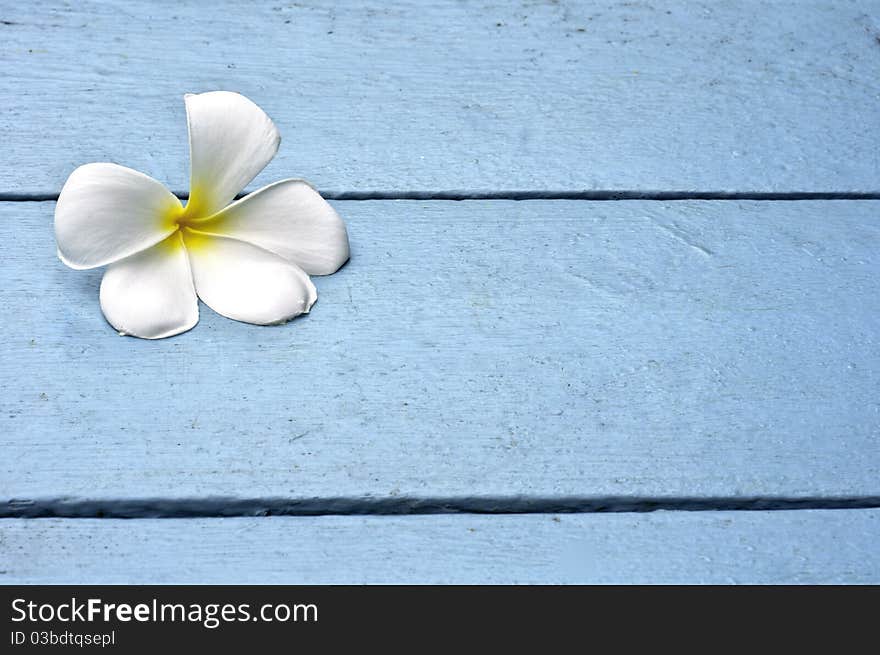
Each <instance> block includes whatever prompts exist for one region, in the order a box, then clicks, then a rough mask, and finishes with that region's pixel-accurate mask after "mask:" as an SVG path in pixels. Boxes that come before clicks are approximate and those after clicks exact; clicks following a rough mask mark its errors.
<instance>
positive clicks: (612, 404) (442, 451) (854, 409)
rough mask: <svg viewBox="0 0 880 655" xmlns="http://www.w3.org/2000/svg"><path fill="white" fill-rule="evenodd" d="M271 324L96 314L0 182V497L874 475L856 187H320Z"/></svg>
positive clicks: (869, 339) (871, 234)
mask: <svg viewBox="0 0 880 655" xmlns="http://www.w3.org/2000/svg"><path fill="white" fill-rule="evenodd" d="M335 206H336V207H337V209H338V210H339V212H340V213H341V215H342V216H343V217H344V218H345V220H346V221H347V223H348V226H349V231H350V235H351V243H352V253H353V256H352V260H351V262H350V263H349V264H348V265H347V266H346V267H345V268H343V269H342V270H341V271H340V272H338V273H337V274H335V275H333V276H330V277H326V278H316V279H315V281H316V284H317V287H318V293H319V300H318V303H317V305H316V306H315V307H314V309H313V311H312V313H311V314H310V315H308V316H307V317H303V318H301V319H297V320H296V321H293V322H292V323H290V324H288V325H286V326H281V327H258V326H252V325H246V324H243V323H236V322H234V321H230V320H228V319H224V318H222V317H219V316H217V315H215V314H214V313H213V312H211V311H210V310H209V309H207V308H205V307H202V310H201V311H202V318H201V323H200V324H199V325H198V326H197V327H196V328H195V329H194V330H193V331H191V332H189V333H187V334H185V335H182V336H180V337H177V338H173V339H169V340H162V341H158V342H148V341H142V340H137V339H133V338H124V337H119V336H117V335H116V334H115V333H114V332H113V331H112V329H111V328H110V327H109V326H107V325H106V324H105V322H104V320H103V318H102V316H101V313H100V309H99V306H98V284H99V280H100V276H101V273H100V271H91V272H75V271H71V270H69V269H66V268H65V267H64V266H63V265H62V264H61V263H60V262H59V261H57V259H56V257H55V245H54V241H53V236H52V228H51V224H52V212H53V209H54V203H51V202H46V203H3V204H0V248H2V252H0V280H2V288H0V310H2V313H3V315H4V316H5V317H7V318H6V319H4V321H3V322H2V323H0V344H2V345H0V349H2V359H0V410H2V411H0V452H3V453H4V457H3V458H0V498H2V499H3V502H4V503H7V502H9V503H10V504H9V505H8V506H10V507H11V506H12V505H13V504H14V503H15V502H19V501H23V500H29V499H30V500H33V499H46V498H50V499H51V498H67V499H114V498H156V499H160V500H161V499H174V498H206V497H213V496H219V497H226V498H232V499H235V498H255V497H280V498H294V499H296V498H304V499H309V498H316V497H317V498H337V497H341V498H363V497H370V498H396V497H414V498H415V497H434V498H442V497H483V496H513V497H518V498H529V497H559V496H566V495H574V496H599V497H601V496H621V497H627V498H640V497H649V498H650V497H654V498H656V497H668V496H673V497H679V496H680V497H694V498H705V497H712V496H730V497H749V496H790V497H800V496H852V495H874V496H876V495H878V494H880V447H878V446H880V348H878V335H880V256H878V253H880V220H878V217H880V202H874V201H835V202H831V201H824V202H731V201H727V202H700V201H688V202H677V203H661V202H651V201H621V202H585V201H523V202H512V201H480V202H476V201H472V202H436V201H434V202H414V201H397V202H394V201H384V202H379V201H375V202H337V203H335Z"/></svg>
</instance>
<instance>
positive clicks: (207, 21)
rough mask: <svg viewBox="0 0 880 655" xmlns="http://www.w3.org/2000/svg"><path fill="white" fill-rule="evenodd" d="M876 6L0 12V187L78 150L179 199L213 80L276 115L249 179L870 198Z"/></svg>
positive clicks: (272, 5) (30, 180)
mask: <svg viewBox="0 0 880 655" xmlns="http://www.w3.org/2000/svg"><path fill="white" fill-rule="evenodd" d="M877 8H878V6H877V2H876V0H856V1H851V2H845V3H843V2H835V1H833V0H796V1H795V0H789V1H780V2H773V3H764V2H760V1H759V0H737V1H732V2H725V3H716V2H697V1H691V2H662V1H656V2H650V3H648V2H621V1H610V0H607V1H595V2H592V1H590V2H572V1H565V0H563V1H561V2H547V3H543V2H530V1H529V2H491V1H484V2H464V3H462V2H452V1H449V2H445V1H444V2H440V1H432V2H422V1H421V0H419V1H416V0H401V1H397V2H393V3H388V2H384V1H378V0H365V1H363V2H358V3H335V2H329V1H326V2H325V1H312V0H309V1H307V2H297V3H282V2H275V1H274V0H273V1H272V2H259V3H250V2H248V3H241V2H235V1H232V0H230V1H228V2H217V3H211V6H210V8H207V7H206V6H205V5H204V3H203V2H201V1H200V0H188V1H182V2H175V3H154V2H127V1H126V2H122V1H119V2H100V3H97V2H76V3H39V4H37V3H11V2H7V3H3V6H2V16H0V17H2V19H3V23H2V24H0V99H2V103H0V106H2V113H0V141H2V143H3V144H4V159H5V161H6V162H7V163H9V164H10V165H7V166H4V167H2V168H0V193H2V192H5V193H29V192H33V193H47V192H49V193H53V192H54V193H57V191H58V190H59V189H60V187H61V185H62V183H63V182H64V180H65V178H66V177H67V175H68V174H69V173H70V172H71V171H72V170H73V168H74V167H75V166H77V165H80V164H84V163H87V162H91V161H114V162H117V163H120V164H125V165H128V166H132V167H134V168H136V169H138V170H142V171H144V172H146V173H148V174H150V175H153V176H154V177H156V178H157V179H159V180H161V181H163V182H165V183H166V184H168V185H170V187H171V188H173V189H175V190H178V191H185V190H186V187H187V184H188V160H187V158H188V153H187V146H186V125H185V120H184V111H183V102H182V97H181V96H182V94H183V93H185V92H198V91H206V90H214V89H230V90H237V91H241V92H242V93H244V94H246V95H248V96H249V97H251V98H252V99H253V100H255V101H256V102H257V103H258V104H260V105H261V106H263V107H264V108H265V109H266V110H267V111H268V112H269V114H270V115H271V116H272V117H273V118H274V119H275V120H276V122H277V124H278V125H279V127H280V129H281V132H282V134H283V136H284V143H283V145H282V148H281V152H280V154H279V156H278V158H277V159H276V161H275V162H274V163H273V164H271V165H270V167H269V168H268V169H267V171H266V172H265V173H264V174H263V175H262V176H261V177H260V178H259V179H258V180H257V184H260V183H268V182H271V181H274V180H277V179H280V178H283V177H293V176H296V177H305V178H307V179H309V180H311V181H312V182H314V183H315V184H316V185H318V186H319V187H320V188H322V189H324V190H327V191H357V190H360V191H375V190H386V191H408V190H413V189H416V190H427V191H439V190H448V191H474V190H477V191H485V190H488V191H497V190H500V189H532V190H535V189H539V190H548V189H549V190H576V191H579V190H590V189H632V190H681V191H693V190H702V191H770V192H790V191H839V192H841V191H850V192H880V186H878V179H880V154H878V153H880V131H878V130H877V129H875V128H876V125H877V124H878V123H880V103H878V97H880V87H878V81H877V75H876V72H877V70H878V68H880V44H878V38H877V36H878V34H880V22H878V12H877ZM13 163H14V165H13Z"/></svg>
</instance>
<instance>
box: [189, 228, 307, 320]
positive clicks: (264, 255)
mask: <svg viewBox="0 0 880 655" xmlns="http://www.w3.org/2000/svg"><path fill="white" fill-rule="evenodd" d="M183 233H184V243H185V244H186V249H187V252H188V253H189V260H190V264H191V266H192V272H193V279H194V280H195V284H196V292H197V293H198V294H199V298H201V299H202V300H203V301H204V302H205V304H206V305H208V306H209V307H210V308H211V309H213V310H214V311H215V312H217V313H218V314H222V315H223V316H228V317H229V318H233V319H235V320H237V321H244V322H246V323H256V324H257V325H272V324H275V323H284V322H285V321H289V320H290V319H292V318H293V317H294V316H298V315H299V314H304V313H308V311H309V310H310V309H311V307H312V305H313V304H315V300H317V298H318V294H317V292H316V291H315V285H313V284H312V281H311V280H310V279H309V276H308V275H306V273H305V272H304V271H303V270H302V269H301V268H299V266H297V265H296V264H293V263H291V262H289V261H287V260H285V259H282V258H281V257H279V256H278V255H275V254H273V253H271V252H269V251H267V250H263V249H262V248H258V247H257V246H254V245H251V244H249V243H245V242H244V241H238V240H236V239H229V238H226V237H221V236H211V235H207V234H202V233H200V232H196V231H194V230H192V229H185V230H184V231H183Z"/></svg>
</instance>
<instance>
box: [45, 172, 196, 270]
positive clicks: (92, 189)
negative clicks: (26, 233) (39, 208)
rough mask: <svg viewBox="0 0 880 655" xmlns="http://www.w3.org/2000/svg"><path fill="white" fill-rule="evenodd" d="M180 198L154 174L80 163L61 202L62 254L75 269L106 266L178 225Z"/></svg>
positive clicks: (58, 211) (59, 237)
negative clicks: (153, 175)
mask: <svg viewBox="0 0 880 655" xmlns="http://www.w3.org/2000/svg"><path fill="white" fill-rule="evenodd" d="M182 211H183V208H182V207H181V205H180V201H179V200H178V199H177V198H176V197H175V196H174V195H173V194H172V193H171V192H170V191H168V189H166V188H165V187H164V186H162V184H160V183H159V182H157V181H156V180H154V179H153V178H151V177H149V176H147V175H144V174H143V173H139V172H137V171H134V170H132V169H130V168H126V167H124V166H118V165H116V164H104V163H101V164H86V165H85V166H80V167H79V168H77V169H76V170H75V171H73V173H71V174H70V177H69V178H67V182H65V183H64V188H63V189H61V195H60V196H59V198H58V204H57V205H56V206H55V240H56V242H57V243H58V256H59V257H60V258H61V261H63V262H64V263H65V264H67V265H68V266H70V267H71V268H78V269H83V268H94V267H96V266H104V265H105V264H109V263H110V262H114V261H117V260H119V259H122V258H124V257H128V256H129V255H133V254H134V253H136V252H140V251H141V250H144V249H146V248H149V247H150V246H153V245H155V244H157V243H159V242H160V241H162V240H163V239H164V238H165V237H167V236H168V235H169V234H171V233H172V232H174V230H176V229H177V226H176V225H175V218H176V217H177V216H179V215H180V213H181V212H182Z"/></svg>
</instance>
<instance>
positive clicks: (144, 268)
mask: <svg viewBox="0 0 880 655" xmlns="http://www.w3.org/2000/svg"><path fill="white" fill-rule="evenodd" d="M101 310H102V311H103V312H104V316H105V317H106V318H107V321H108V322H109V323H110V325H112V326H113V327H115V328H116V329H117V330H118V331H119V332H122V333H124V334H130V335H133V336H136V337H142V338H144V339H161V338H163V337H170V336H173V335H175V334H180V333H181V332H186V331H187V330H189V329H191V328H192V327H194V326H195V324H196V323H198V322H199V301H198V298H197V297H196V290H195V286H194V285H193V279H192V273H191V272H190V268H189V259H188V257H187V255H186V249H185V248H184V247H183V239H182V237H181V236H180V233H179V232H178V233H177V234H173V235H172V236H170V237H168V238H167V239H165V241H162V242H161V243H159V244H156V245H155V246H153V247H152V248H149V249H148V250H144V251H143V252H139V253H137V254H136V255H132V256H131V257H128V258H126V259H123V260H122V261H119V262H115V263H113V264H111V265H110V266H108V267H107V272H106V273H104V279H102V280H101Z"/></svg>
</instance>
